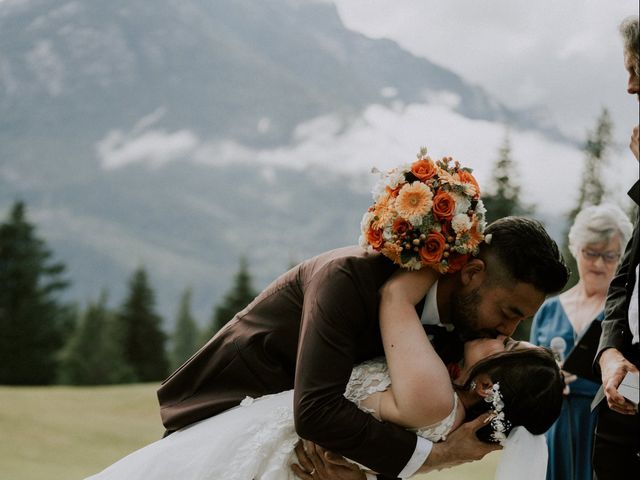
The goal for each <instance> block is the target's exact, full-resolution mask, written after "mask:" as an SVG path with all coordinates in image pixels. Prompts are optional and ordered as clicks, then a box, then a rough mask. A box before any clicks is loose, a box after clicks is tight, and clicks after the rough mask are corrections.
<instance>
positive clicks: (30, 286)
mask: <svg viewBox="0 0 640 480" xmlns="http://www.w3.org/2000/svg"><path fill="white" fill-rule="evenodd" d="M52 256H53V255H52V253H51V251H50V250H49V249H48V248H47V246H46V244H45V242H44V241H43V240H41V239H40V238H39V237H38V236H37V234H36V229H35V227H34V226H33V225H32V224H30V223H29V222H28V220H27V217H26V207H25V205H24V203H23V202H16V203H15V204H14V205H13V207H12V208H11V211H10V213H9V216H8V218H7V220H6V221H5V222H4V223H2V224H0V285H1V288H0V332H2V335H0V384H12V385H38V384H49V383H52V382H53V381H54V380H55V377H56V368H57V357H56V354H57V353H58V351H59V350H60V348H61V347H62V346H63V344H64V340H65V338H64V336H65V333H66V331H67V326H66V325H65V321H66V320H67V318H68V317H67V315H66V312H67V310H66V307H65V306H64V305H63V304H61V303H60V301H59V299H58V298H57V293H58V292H60V291H62V290H63V289H65V288H66V287H67V282H66V281H65V280H64V279H63V273H64V269H65V267H64V265H63V264H62V263H60V262H53V261H52Z"/></svg>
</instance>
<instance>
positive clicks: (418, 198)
mask: <svg viewBox="0 0 640 480" xmlns="http://www.w3.org/2000/svg"><path fill="white" fill-rule="evenodd" d="M432 205H433V192H432V191H431V189H430V188H429V187H427V186H426V185H425V184H424V183H422V182H413V183H411V184H407V185H405V186H404V187H402V189H401V190H400V193H398V197H397V198H396V211H397V212H398V213H399V214H400V215H401V216H402V217H404V218H407V219H408V218H410V217H414V216H421V215H426V214H427V213H429V210H431V206H432Z"/></svg>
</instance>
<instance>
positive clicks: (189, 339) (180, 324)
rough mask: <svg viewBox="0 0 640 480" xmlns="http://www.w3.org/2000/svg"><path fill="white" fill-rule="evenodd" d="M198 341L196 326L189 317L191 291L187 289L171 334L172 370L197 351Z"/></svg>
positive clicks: (190, 316)
mask: <svg viewBox="0 0 640 480" xmlns="http://www.w3.org/2000/svg"><path fill="white" fill-rule="evenodd" d="M198 340H199V333H198V326H197V324H196V321H195V320H194V318H193V316H192V315H191V289H187V290H185V292H184V293H183V294H182V299H181V300H180V307H179V309H178V317H177V320H176V329H175V332H174V334H173V350H172V355H171V363H172V367H173V368H174V369H176V368H178V367H179V366H180V365H182V364H183V363H184V362H185V360H187V359H188V358H189V357H190V356H191V355H193V353H194V352H195V351H196V350H197V349H198V346H199V345H198V343H199V342H198Z"/></svg>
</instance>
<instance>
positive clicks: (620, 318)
mask: <svg viewBox="0 0 640 480" xmlns="http://www.w3.org/2000/svg"><path fill="white" fill-rule="evenodd" d="M638 236H639V232H638V223H637V222H636V226H635V228H634V229H633V235H632V237H631V240H630V241H629V243H628V244H627V247H626V249H625V252H624V255H623V257H622V260H621V261H620V265H619V266H618V270H617V271H616V275H615V277H614V278H613V280H612V281H611V284H610V285H609V291H608V293H607V301H606V303H605V309H604V310H605V316H604V320H603V321H602V335H601V336H600V344H599V345H598V353H597V355H596V357H595V361H594V367H595V368H596V369H597V370H598V371H599V368H598V367H599V366H598V360H599V358H600V355H601V354H602V352H603V351H604V350H606V349H607V348H615V349H617V350H619V351H620V352H624V351H625V347H626V345H630V344H631V331H630V330H629V319H628V315H629V295H628V294H627V282H628V281H629V275H630V269H633V268H635V265H632V257H633V256H634V255H635V253H634V252H635V251H636V250H637V248H638V240H639V238H638ZM636 281H637V279H636Z"/></svg>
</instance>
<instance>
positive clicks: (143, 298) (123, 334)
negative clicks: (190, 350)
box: [116, 268, 169, 382]
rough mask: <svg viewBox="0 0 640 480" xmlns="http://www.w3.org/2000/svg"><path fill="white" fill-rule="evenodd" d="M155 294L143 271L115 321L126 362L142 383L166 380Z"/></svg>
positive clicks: (163, 337)
mask: <svg viewBox="0 0 640 480" xmlns="http://www.w3.org/2000/svg"><path fill="white" fill-rule="evenodd" d="M154 308H155V295H154V293H153V291H152V289H151V287H150V285H149V282H148V279H147V274H146V272H145V270H144V268H139V269H138V270H136V271H135V272H134V273H133V275H132V277H131V279H130V281H129V292H128V295H127V297H126V300H125V301H124V303H123V305H122V307H121V308H120V312H119V314H118V316H117V320H116V336H117V337H118V338H119V339H120V340H121V342H122V345H123V348H124V356H125V359H126V360H127V363H128V364H129V365H130V366H131V367H132V368H133V371H134V373H135V375H136V377H137V379H138V380H139V381H141V382H152V381H157V380H161V379H163V378H164V377H165V376H166V375H167V372H168V368H169V362H168V359H167V353H166V350H165V341H166V335H165V333H164V332H163V331H162V327H161V325H162V319H161V318H160V316H159V315H158V314H157V313H156V312H155V310H154Z"/></svg>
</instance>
